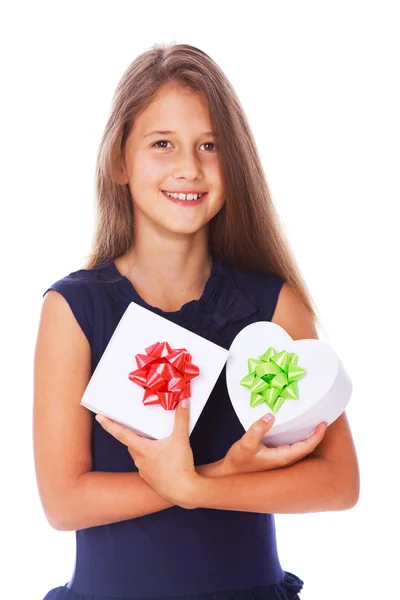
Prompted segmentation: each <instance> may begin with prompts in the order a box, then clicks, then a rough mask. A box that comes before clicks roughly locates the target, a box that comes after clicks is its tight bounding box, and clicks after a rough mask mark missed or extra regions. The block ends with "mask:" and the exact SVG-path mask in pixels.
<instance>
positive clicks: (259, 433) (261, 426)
mask: <svg viewBox="0 0 400 600" xmlns="http://www.w3.org/2000/svg"><path fill="white" fill-rule="evenodd" d="M274 421H275V417H274V415H273V414H271V413H267V414H266V415H264V416H263V417H261V419H258V420H257V421H255V422H254V423H253V424H252V426H251V427H250V428H249V429H248V430H247V431H246V433H245V434H244V435H243V437H242V443H244V445H245V446H246V448H248V449H249V450H253V451H256V450H257V448H258V446H259V445H260V443H261V440H262V438H263V437H264V435H265V434H266V433H267V432H268V431H269V430H270V429H271V427H272V425H273V424H274Z"/></svg>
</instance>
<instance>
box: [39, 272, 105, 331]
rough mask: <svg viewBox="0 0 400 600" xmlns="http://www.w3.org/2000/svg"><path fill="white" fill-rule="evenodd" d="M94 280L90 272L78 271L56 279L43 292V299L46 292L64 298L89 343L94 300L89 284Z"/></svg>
mask: <svg viewBox="0 0 400 600" xmlns="http://www.w3.org/2000/svg"><path fill="white" fill-rule="evenodd" d="M94 280H95V279H94V275H93V273H91V272H90V270H87V269H80V270H78V271H72V272H71V273H69V274H68V275H65V276H63V277H61V278H60V279H57V280H56V281H54V283H52V284H51V285H50V286H48V287H47V288H46V289H45V291H44V292H43V297H46V295H47V292H49V291H51V290H54V291H56V292H58V293H59V294H60V295H61V296H62V297H63V298H64V300H65V301H66V302H67V304H68V305H69V308H70V309H71V311H72V313H73V315H74V317H75V319H76V320H77V322H78V324H79V325H80V327H81V329H82V330H83V332H84V334H85V335H86V337H87V339H88V341H89V343H91V341H92V336H93V315H94V307H95V298H94V295H93V291H92V285H91V284H92V283H93V282H94ZM46 302H47V301H46ZM57 302H58V300H57Z"/></svg>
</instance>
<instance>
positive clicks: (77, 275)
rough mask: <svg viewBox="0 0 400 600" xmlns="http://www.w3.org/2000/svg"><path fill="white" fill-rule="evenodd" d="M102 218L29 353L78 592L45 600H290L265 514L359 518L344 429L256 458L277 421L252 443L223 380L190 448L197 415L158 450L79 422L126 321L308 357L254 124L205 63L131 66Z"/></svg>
mask: <svg viewBox="0 0 400 600" xmlns="http://www.w3.org/2000/svg"><path fill="white" fill-rule="evenodd" d="M97 207H98V222H97V229H96V235H95V239H94V243H93V253H92V258H91V259H90V261H89V262H88V263H87V264H86V268H85V269H81V270H79V271H74V272H72V273H70V274H69V275H67V276H65V277H63V278H62V279H60V280H58V281H57V282H55V283H54V284H53V285H52V286H51V287H50V288H49V289H48V290H46V292H45V293H44V296H45V299H44V301H43V306H42V313H41V320H40V325H39V332H38V338H37V345H36V352H35V398H34V452H35V465H36V474H37V483H38V489H39V494H40V498H41V502H42V505H43V509H44V511H45V514H46V517H47V519H48V521H49V523H50V525H51V526H52V527H54V528H55V529H58V530H68V531H70V530H74V531H76V544H77V547H76V564H75V570H74V573H73V576H72V578H71V580H70V581H69V583H67V584H65V586H60V587H56V588H54V589H52V590H51V591H50V592H49V593H48V594H47V595H46V596H45V599H46V600H61V599H65V600H86V599H87V600H105V599H107V600H117V599H122V598H124V599H126V600H129V599H132V600H133V599H135V600H138V599H140V598H142V599H143V598H152V599H153V600H154V599H156V598H169V599H170V600H172V599H179V598H180V599H182V598H186V599H188V598H190V599H191V600H200V599H201V600H228V599H233V600H247V599H249V598H251V599H253V600H256V599H259V600H278V599H280V600H282V599H283V600H293V599H294V598H299V597H300V596H299V595H298V593H299V592H300V590H301V589H302V585H303V582H302V580H301V579H300V578H299V577H297V576H296V575H294V574H292V573H289V572H286V571H284V570H283V569H282V567H281V565H280V562H279V558H278V553H277V546H276V538H275V528H274V517H273V513H302V512H314V511H327V510H344V509H348V508H351V507H352V506H354V505H355V503H356V502H357V499H358V485H359V484H358V466H357V459H356V453H355V449H354V445H353V441H352V436H351V433H350V429H349V425H348V422H347V418H346V415H345V414H342V416H341V417H340V418H338V419H337V420H336V421H335V422H334V423H333V424H332V425H331V426H330V427H329V429H328V430H327V431H326V423H320V424H319V425H318V426H317V428H316V430H315V432H314V434H313V435H312V436H311V437H309V438H308V439H307V440H305V441H304V442H301V443H298V444H294V445H292V446H282V447H280V448H267V447H265V446H263V445H261V443H260V441H261V439H262V437H263V436H264V435H265V433H266V432H267V431H268V430H269V429H270V427H271V425H272V422H271V421H267V420H264V419H260V420H258V421H256V422H255V423H254V425H253V426H252V427H251V428H250V429H249V430H248V431H247V432H246V433H245V432H244V429H243V427H242V426H241V424H240V422H239V421H238V419H237V417H236V414H235V412H234V410H233V408H232V405H231V403H230V400H229V396H228V393H227V388H226V382H225V369H224V370H223V371H222V373H221V375H220V377H219V379H218V381H217V383H216V385H215V387H214V389H213V391H212V394H211V396H210V397H209V399H208V402H207V404H206V406H205V408H204V410H203V412H202V414H201V417H200V419H199V421H198V422H197V424H196V427H195V429H194V430H193V432H192V435H191V436H190V440H189V436H188V416H189V411H190V406H189V402H187V403H184V402H182V403H181V405H179V406H178V407H177V409H176V413H175V425H174V431H173V433H172V435H171V436H170V437H169V438H166V439H162V440H149V439H145V438H141V437H139V436H137V435H135V434H134V433H133V432H132V431H130V430H129V429H127V428H125V427H121V426H119V425H118V424H117V423H115V422H112V421H110V420H109V419H103V420H102V422H98V421H97V420H95V415H94V413H92V412H91V411H89V410H87V409H86V408H85V407H83V406H81V405H80V400H81V397H82V394H83V392H84V390H85V387H86V385H87V383H88V381H89V379H90V377H91V375H92V373H93V371H94V369H95V368H96V365H97V364H98V362H99V360H100V358H101V355H102V353H103V352H104V350H105V348H106V346H107V344H108V342H109V340H110V338H111V335H112V334H113V332H114V330H115V328H116V326H117V325H118V322H119V320H120V319H121V317H122V315H123V313H124V311H125V310H126V308H127V306H128V305H129V303H130V302H136V303H137V304H139V305H140V306H143V307H145V308H147V309H148V310H151V311H153V312H155V313H156V314H159V315H162V316H163V317H165V318H167V319H169V320H171V321H173V322H174V323H177V324H179V325H181V326H183V327H185V328H187V329H190V330H191V331H193V332H195V333H197V334H198V335H201V336H203V337H205V338H207V339H208V340H210V341H212V342H214V343H217V344H219V345H221V346H223V347H224V348H226V349H228V348H229V346H230V344H231V343H232V341H233V339H234V337H235V336H236V335H237V333H238V332H239V331H241V330H242V329H243V328H244V327H245V326H246V325H248V324H250V323H253V322H255V321H260V320H265V321H273V322H275V323H278V324H279V325H281V326H282V327H284V328H285V329H286V331H288V333H289V334H290V335H291V336H292V337H293V338H294V339H299V338H317V333H316V329H315V322H317V319H316V314H315V312H314V310H313V307H312V304H311V300H310V296H309V294H308V292H307V291H306V290H307V288H306V286H305V284H304V282H303V281H302V279H301V276H300V274H299V270H298V268H297V267H296V264H295V260H294V259H293V257H292V255H291V253H290V251H289V248H288V245H287V243H286V241H285V239H284V235H283V233H282V231H281V228H280V226H279V221H278V218H277V215H276V213H275V211H274V207H273V204H272V202H271V198H270V194H269V191H268V187H267V183H266V181H265V178H264V175H263V170H262V166H261V162H260V159H259V156H258V153H257V148H256V144H255V142H254V138H253V136H252V133H251V131H250V128H249V125H248V122H247V120H246V117H245V114H244V112H243V109H242V107H241V105H240V103H239V100H238V98H237V96H236V95H235V92H234V91H233V89H232V87H231V85H230V83H229V82H228V80H227V78H226V77H225V75H224V74H223V73H222V71H221V70H220V68H219V67H218V66H217V65H216V64H215V63H214V62H213V61H212V60H211V59H210V57H208V56H207V55H206V54H205V53H204V52H202V51H201V50H199V49H197V48H195V47H193V46H189V45H185V44H173V45H169V46H163V47H160V46H154V47H153V48H152V49H150V50H149V51H147V52H145V53H144V54H142V55H140V56H139V57H138V58H137V59H136V60H135V61H134V62H133V63H132V64H131V65H130V66H129V68H128V69H127V71H126V72H125V74H124V75H123V77H122V79H121V81H120V83H119V84H118V86H117V89H116V92H115V95H114V98H113V103H112V110H111V112H110V115H109V119H108V123H107V125H106V129H105V132H104V136H103V139H102V141H101V145H100V149H99V153H98V161H97ZM50 290H51V291H50ZM99 418H100V420H101V417H99Z"/></svg>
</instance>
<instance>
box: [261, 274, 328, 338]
mask: <svg viewBox="0 0 400 600" xmlns="http://www.w3.org/2000/svg"><path fill="white" fill-rule="evenodd" d="M271 320H272V322H273V323H276V324H277V325H280V326H281V327H283V329H285V331H287V332H288V334H289V335H290V336H291V337H292V338H293V339H294V340H302V339H318V334H317V330H316V328H315V324H314V321H313V319H312V317H311V315H310V313H309V311H308V309H307V307H306V306H305V304H304V302H303V300H302V299H301V298H300V296H299V295H298V294H297V292H296V290H295V289H294V288H293V287H292V286H291V285H289V284H288V283H287V282H284V283H283V285H282V287H281V290H280V293H279V297H278V301H277V304H276V308H275V312H274V315H273V317H272V319H271Z"/></svg>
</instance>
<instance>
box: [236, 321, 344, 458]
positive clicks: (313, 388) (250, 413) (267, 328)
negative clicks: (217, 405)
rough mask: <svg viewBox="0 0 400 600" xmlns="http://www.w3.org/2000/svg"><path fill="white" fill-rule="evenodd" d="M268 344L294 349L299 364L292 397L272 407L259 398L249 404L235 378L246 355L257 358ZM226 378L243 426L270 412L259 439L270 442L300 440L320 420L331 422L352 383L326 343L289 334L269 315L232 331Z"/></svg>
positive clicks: (245, 365)
mask: <svg viewBox="0 0 400 600" xmlns="http://www.w3.org/2000/svg"><path fill="white" fill-rule="evenodd" d="M271 346H272V347H273V349H274V351H275V352H276V353H279V352H281V351H282V350H287V351H288V352H289V353H292V352H295V353H296V354H297V355H298V364H297V366H298V367H302V368H303V369H304V370H305V374H304V375H303V376H302V377H300V378H299V379H298V380H297V381H296V383H297V389H298V398H297V399H293V400H292V399H286V400H285V402H284V403H283V405H282V406H281V407H280V409H279V410H278V411H277V412H276V413H273V411H272V410H271V409H270V408H269V406H268V405H267V404H266V403H265V402H263V403H262V404H259V405H258V406H254V407H251V406H250V390H249V389H248V388H246V387H244V386H243V385H241V383H240V381H241V380H242V379H243V377H245V376H246V375H247V374H248V373H249V369H248V359H249V358H254V359H257V358H258V357H259V356H260V355H262V354H264V353H265V352H266V350H268V348H269V347H271ZM226 381H227V387H228V392H229V396H230V399H231V402H232V405H233V408H234V409H235V412H236V414H237V416H238V418H239V420H240V422H241V423H242V425H243V427H244V429H245V430H246V431H247V430H248V429H249V428H250V426H251V425H252V424H253V423H254V421H257V419H260V418H261V417H262V416H263V415H265V414H267V413H268V412H270V413H271V414H274V416H275V421H274V424H273V426H272V427H271V429H270V430H269V432H268V433H267V434H266V436H264V438H263V440H262V442H263V443H264V444H266V445H267V446H272V447H276V446H281V445H283V444H293V443H295V442H299V441H301V440H304V439H305V438H306V437H307V436H308V435H309V434H310V433H312V432H313V430H314V429H315V427H316V426H317V425H318V423H321V422H322V421H326V422H327V423H328V425H331V423H333V421H335V420H336V419H337V418H338V417H339V416H340V415H341V414H342V413H343V411H344V410H345V408H346V405H347V403H348V401H349V400H350V397H351V394H352V389H353V386H352V383H351V380H350V378H349V376H348V374H347V373H346V371H345V370H344V368H343V365H342V363H341V361H340V359H339V357H338V356H337V355H336V354H335V352H334V351H333V349H332V348H331V347H330V346H329V344H327V343H326V342H324V341H322V340H316V339H305V340H293V339H292V338H291V337H290V335H289V334H288V333H287V332H286V331H285V330H284V329H283V328H282V327H280V326H279V325H277V324H276V323H272V322H270V321H259V322H256V323H252V324H251V325H248V326H247V327H245V328H244V329H242V331H240V333H238V335H237V336H236V337H235V339H234V340H233V342H232V344H231V347H230V349H229V357H228V360H227V364H226Z"/></svg>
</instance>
